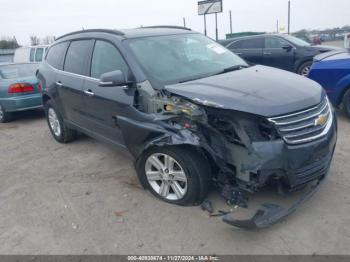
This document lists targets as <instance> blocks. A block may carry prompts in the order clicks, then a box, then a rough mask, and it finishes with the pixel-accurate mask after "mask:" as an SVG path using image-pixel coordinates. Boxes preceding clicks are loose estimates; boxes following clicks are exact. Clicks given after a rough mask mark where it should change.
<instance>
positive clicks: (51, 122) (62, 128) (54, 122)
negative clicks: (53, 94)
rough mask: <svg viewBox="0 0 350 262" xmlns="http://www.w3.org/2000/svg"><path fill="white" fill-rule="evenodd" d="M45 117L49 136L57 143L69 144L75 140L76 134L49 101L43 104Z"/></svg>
mask: <svg viewBox="0 0 350 262" xmlns="http://www.w3.org/2000/svg"><path fill="white" fill-rule="evenodd" d="M45 115H46V120H47V124H48V126H49V129H50V131H51V134H52V135H53V137H54V138H55V139H56V141H57V142H59V143H64V144H65V143H69V142H72V141H74V140H75V139H76V137H77V132H76V131H75V130H73V129H70V128H69V127H68V126H67V125H66V123H65V122H64V121H63V118H62V116H61V115H60V113H59V112H58V110H57V109H56V107H55V106H54V105H53V103H52V102H51V101H47V102H46V103H45Z"/></svg>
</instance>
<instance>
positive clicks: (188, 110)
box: [163, 96, 203, 118]
mask: <svg viewBox="0 0 350 262" xmlns="http://www.w3.org/2000/svg"><path fill="white" fill-rule="evenodd" d="M163 112H165V113H171V114H176V115H180V114H185V115H187V116H190V117H191V118H192V117H198V116H202V115H203V111H202V109H201V108H200V107H199V106H197V105H195V104H193V103H191V102H189V101H187V100H185V99H182V98H180V97H176V96H171V97H170V98H169V99H168V100H167V101H166V103H165V104H164V106H163Z"/></svg>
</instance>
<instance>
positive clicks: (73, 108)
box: [56, 40, 94, 125]
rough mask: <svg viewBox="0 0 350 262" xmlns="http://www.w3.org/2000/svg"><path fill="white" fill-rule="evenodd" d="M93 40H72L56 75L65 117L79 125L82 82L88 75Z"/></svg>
mask: <svg viewBox="0 0 350 262" xmlns="http://www.w3.org/2000/svg"><path fill="white" fill-rule="evenodd" d="M93 43H94V41H93V40H74V41H72V42H71V43H70V45H69V47H68V50H67V53H66V57H65V61H64V66H63V71H59V72H58V73H57V77H56V85H57V90H58V94H59V99H60V101H61V105H62V108H63V111H64V114H65V118H66V119H67V120H69V121H71V122H73V123H75V124H77V125H81V124H82V122H81V112H82V107H83V101H82V99H83V98H82V96H83V84H84V81H85V78H86V76H88V75H89V62H90V59H91V56H90V54H91V50H92V48H93Z"/></svg>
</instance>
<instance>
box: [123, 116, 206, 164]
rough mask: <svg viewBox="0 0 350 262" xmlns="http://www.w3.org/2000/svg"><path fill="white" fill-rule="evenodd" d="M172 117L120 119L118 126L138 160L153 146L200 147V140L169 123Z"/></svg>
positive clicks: (189, 132)
mask: <svg viewBox="0 0 350 262" xmlns="http://www.w3.org/2000/svg"><path fill="white" fill-rule="evenodd" d="M170 120H171V118H170V117H164V118H153V119H150V118H145V119H138V120H135V119H134V118H128V117H118V118H117V124H118V126H119V127H120V129H121V130H122V133H123V135H124V142H125V145H126V147H127V148H128V149H129V151H130V152H131V154H132V155H133V156H134V157H135V158H136V159H137V158H138V157H139V156H140V155H141V154H142V153H143V152H144V151H146V150H147V149H149V148H150V147H152V146H170V145H171V146H174V145H191V146H196V147H199V146H200V139H199V137H198V136H196V135H195V134H193V133H192V132H191V131H190V130H187V129H178V128H176V127H175V126H171V125H170V124H168V123H167V122H168V121H170Z"/></svg>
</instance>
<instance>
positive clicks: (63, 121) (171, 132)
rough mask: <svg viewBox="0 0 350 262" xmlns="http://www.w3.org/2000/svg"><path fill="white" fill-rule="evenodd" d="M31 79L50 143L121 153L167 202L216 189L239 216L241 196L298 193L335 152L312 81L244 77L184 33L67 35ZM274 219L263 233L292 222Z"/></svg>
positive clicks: (198, 197) (217, 48) (221, 53)
mask: <svg viewBox="0 0 350 262" xmlns="http://www.w3.org/2000/svg"><path fill="white" fill-rule="evenodd" d="M37 76H38V79H39V80H40V82H41V85H42V98H43V103H44V105H45V111H46V115H47V121H48V126H49V128H50V130H51V133H52V135H53V136H54V138H55V139H56V140H57V141H58V142H61V143H67V142H70V141H72V140H74V139H76V137H77V133H78V132H81V133H85V134H87V135H89V136H91V137H94V138H96V139H98V140H100V141H103V142H106V143H108V144H110V145H113V146H115V147H116V148H118V149H122V150H126V151H127V152H129V153H130V154H131V156H132V157H133V158H134V159H135V163H136V169H137V174H138V176H139V179H140V181H141V183H142V185H143V186H144V187H145V188H146V189H148V190H150V192H152V193H153V194H154V195H155V196H156V197H158V198H160V199H162V200H164V201H167V202H170V203H173V204H179V205H193V204H200V203H201V202H202V201H203V199H205V197H206V196H207V194H208V192H209V190H210V187H211V186H212V185H216V186H217V187H218V188H219V189H220V192H221V193H222V195H223V196H224V197H225V198H226V199H227V200H228V201H229V202H230V203H233V204H238V205H241V206H245V202H246V198H245V197H244V196H245V194H246V192H251V193H253V192H257V191H258V190H259V189H261V188H262V187H264V186H266V185H268V184H273V185H276V186H278V187H279V189H281V188H283V190H284V191H285V192H287V191H293V190H296V189H298V188H301V187H304V186H305V185H307V184H308V183H309V182H312V181H320V180H321V179H322V178H323V177H324V176H325V175H326V174H327V172H328V169H329V166H330V163H331V159H332V156H333V152H334V148H335V144H336V121H335V116H334V112H333V109H332V107H331V105H330V103H329V101H328V99H327V96H326V94H325V93H324V91H322V88H321V87H320V86H319V85H318V84H317V83H315V82H313V81H311V80H308V79H306V78H304V77H300V76H298V75H295V74H292V73H288V72H285V71H281V70H278V69H273V68H269V67H264V66H252V67H249V66H248V65H247V64H246V63H245V62H244V61H243V60H242V59H241V58H239V57H238V56H236V55H235V54H233V53H231V52H230V51H228V50H227V49H226V48H224V47H222V46H221V45H219V44H217V43H215V42H214V41H212V40H211V39H209V38H207V37H205V36H203V35H201V34H199V33H196V32H193V31H191V30H189V29H186V28H177V27H166V26H159V27H148V28H139V29H132V30H123V31H115V30H85V31H80V32H74V33H70V34H67V35H64V36H62V37H60V38H58V39H57V41H56V42H55V43H54V44H53V45H52V46H51V47H50V49H49V51H48V53H47V55H46V58H45V60H44V61H43V63H42V65H41V66H40V69H39V71H38V72H37ZM273 207H276V206H273ZM269 208H270V209H269V210H265V211H266V212H265V213H264V212H262V213H261V212H260V215H262V218H261V219H265V218H266V216H270V215H271V208H272V207H271V206H270V207H269ZM272 211H274V217H273V218H270V220H269V223H272V222H275V221H276V220H278V219H280V218H281V217H283V216H285V215H287V214H288V213H290V211H282V210H281V209H278V210H276V209H274V210H272ZM277 211H278V212H277ZM276 212H277V213H278V215H276ZM257 218H259V216H256V217H255V218H254V219H255V220H256V219H257ZM224 220H225V221H226V222H228V223H230V224H232V225H238V226H245V227H249V226H252V225H253V226H260V227H263V226H264V225H266V223H265V224H261V223H260V224H259V222H258V221H255V220H254V221H252V222H251V223H250V224H249V223H245V224H244V223H243V224H242V223H241V222H237V221H236V220H234V219H233V218H230V217H227V216H226V217H225V218H224ZM252 223H253V224H252ZM269 223H268V224H269Z"/></svg>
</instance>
